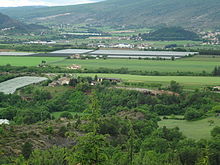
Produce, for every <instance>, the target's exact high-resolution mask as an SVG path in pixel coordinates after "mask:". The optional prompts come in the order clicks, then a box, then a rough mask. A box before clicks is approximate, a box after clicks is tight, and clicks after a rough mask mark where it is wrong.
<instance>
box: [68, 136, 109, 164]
mask: <svg viewBox="0 0 220 165" xmlns="http://www.w3.org/2000/svg"><path fill="white" fill-rule="evenodd" d="M107 146H108V143H107V142H106V138H105V136H104V135H97V134H95V133H94V132H91V133H88V134H86V135H84V136H81V137H78V139H77V144H76V145H75V146H74V148H73V152H72V154H71V155H70V156H69V157H68V160H69V161H70V162H71V163H72V164H83V165H94V164H96V165H100V164H103V165H104V164H105V163H107V160H108V156H107V154H106V152H105V150H106V147H107Z"/></svg>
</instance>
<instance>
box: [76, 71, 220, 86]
mask: <svg viewBox="0 0 220 165" xmlns="http://www.w3.org/2000/svg"><path fill="white" fill-rule="evenodd" d="M77 75H78V76H90V77H94V76H95V75H97V76H98V77H107V78H121V79H122V80H123V81H126V82H144V83H149V84H150V83H155V84H161V85H162V87H167V86H168V85H169V83H170V81H172V80H173V81H176V82H178V83H180V85H182V86H184V89H188V90H192V89H199V88H204V87H209V86H216V85H220V77H198V76H197V77H194V76H140V75H127V74H95V73H93V74H90V73H88V74H87V73H85V74H84V73H83V74H77Z"/></svg>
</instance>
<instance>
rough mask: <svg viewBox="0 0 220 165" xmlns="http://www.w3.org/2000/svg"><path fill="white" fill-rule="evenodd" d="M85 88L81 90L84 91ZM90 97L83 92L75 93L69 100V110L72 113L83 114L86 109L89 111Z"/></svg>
mask: <svg viewBox="0 0 220 165" xmlns="http://www.w3.org/2000/svg"><path fill="white" fill-rule="evenodd" d="M84 89H85V88H83V87H82V88H81V90H84ZM87 103H88V97H87V96H86V95H85V94H84V93H83V92H81V91H80V90H77V91H74V92H73V93H72V94H71V95H70V97H69V100H68V104H69V107H68V110H69V111H70V112H83V111H84V110H85V109H87V107H88V105H87Z"/></svg>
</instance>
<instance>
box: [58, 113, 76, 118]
mask: <svg viewBox="0 0 220 165" xmlns="http://www.w3.org/2000/svg"><path fill="white" fill-rule="evenodd" d="M62 117H63V118H67V119H73V115H72V114H71V113H70V112H63V113H61V114H60V118H62Z"/></svg>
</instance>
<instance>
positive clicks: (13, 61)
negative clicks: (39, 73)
mask: <svg viewBox="0 0 220 165" xmlns="http://www.w3.org/2000/svg"><path fill="white" fill-rule="evenodd" d="M61 59H63V58H61V57H24V56H23V57H17V56H16V57H13V56H10V57H8V56H7V57H6V56H0V65H7V64H10V65H12V66H37V65H38V64H40V63H41V62H42V61H46V62H48V63H50V62H52V61H58V60H61Z"/></svg>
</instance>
